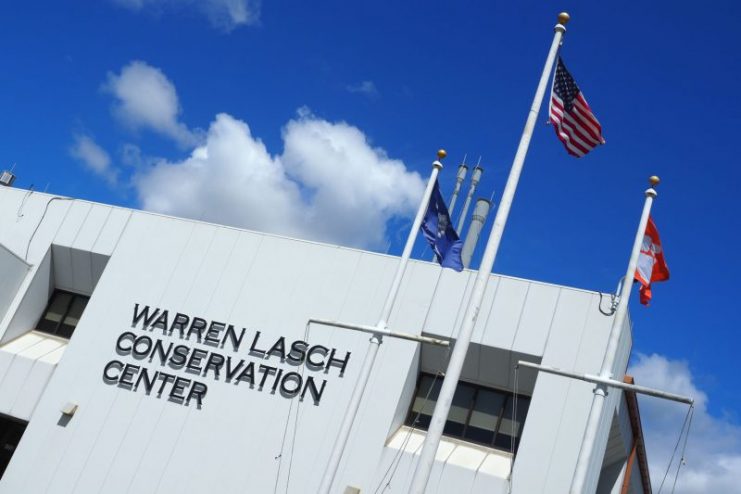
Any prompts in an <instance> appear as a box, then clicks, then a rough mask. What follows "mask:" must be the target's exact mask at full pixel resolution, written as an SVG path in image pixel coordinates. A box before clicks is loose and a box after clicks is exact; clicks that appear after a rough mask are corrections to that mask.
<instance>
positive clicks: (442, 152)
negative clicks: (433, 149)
mask: <svg viewBox="0 0 741 494" xmlns="http://www.w3.org/2000/svg"><path fill="white" fill-rule="evenodd" d="M447 155H448V153H447V152H446V151H445V150H444V149H438V150H437V159H439V160H441V159H443V158H445V157H446V156H447Z"/></svg>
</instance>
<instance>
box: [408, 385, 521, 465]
mask: <svg viewBox="0 0 741 494" xmlns="http://www.w3.org/2000/svg"><path fill="white" fill-rule="evenodd" d="M425 377H427V378H431V379H432V385H435V384H438V383H436V381H435V378H436V376H435V374H431V373H429V372H420V373H419V376H418V377H417V383H416V384H415V387H414V395H413V396H412V401H411V403H410V404H409V412H408V413H407V416H406V419H405V420H404V425H407V426H409V427H413V428H415V429H418V430H425V431H426V430H427V429H428V425H427V424H424V423H422V421H416V422H417V423H415V419H416V418H417V415H418V412H415V411H414V402H415V401H416V400H417V398H418V397H419V398H424V396H421V395H420V394H419V392H420V387H421V385H422V380H423V379H424V378H425ZM442 379H443V378H442V377H441V376H438V377H437V380H438V381H440V383H441V382H442ZM461 385H463V386H466V387H469V388H473V389H474V392H473V395H472V398H471V400H470V403H469V405H468V411H467V413H466V421H465V423H464V424H463V430H462V431H461V432H460V434H453V433H450V431H449V430H448V431H443V436H445V437H449V438H453V439H456V440H458V441H464V442H468V443H472V444H478V445H482V446H486V447H488V448H492V449H496V450H500V451H511V446H512V443H511V441H512V435H510V434H507V433H506V432H505V431H502V430H501V427H502V422H503V420H504V419H505V415H506V414H507V412H508V411H509V412H511V411H512V400H513V399H514V393H512V392H509V391H506V390H503V389H497V388H492V387H489V386H483V385H481V384H474V383H471V382H467V381H460V382H459V383H458V386H461ZM429 390H430V388H427V391H429ZM427 391H425V395H426V394H427ZM457 391H458V387H456V392H457ZM481 391H487V392H490V393H495V394H497V395H499V396H502V398H503V400H502V405H501V406H500V408H499V413H498V415H497V420H496V426H495V429H494V430H493V435H492V438H491V440H490V441H488V442H487V441H478V440H476V439H473V438H471V437H466V432H467V431H468V428H469V426H470V425H471V417H472V416H473V412H474V411H475V410H476V404H477V400H478V397H479V394H480V392H481ZM433 395H434V393H430V398H429V400H428V403H429V404H434V403H436V402H437V398H432V396H433ZM530 401H531V397H530V396H527V395H524V394H522V393H518V394H517V408H518V410H517V415H518V416H520V415H522V422H521V423H519V422H518V420H517V417H510V419H509V420H511V421H513V422H515V423H519V430H518V435H517V437H515V438H514V451H515V453H516V452H517V449H518V448H519V445H520V438H521V437H522V431H523V430H524V428H525V420H526V418H527V412H528V410H529V408H530ZM427 406H429V405H425V407H427ZM523 406H524V407H525V410H524V412H523V411H522V407H523ZM420 415H421V416H427V414H420ZM448 418H449V417H448ZM449 423H450V420H446V429H447V426H448V424H449ZM474 427H475V426H474ZM505 436H506V437H508V438H509V440H507V439H504V440H505V441H507V446H506V447H504V446H502V445H497V439H498V438H500V437H502V438H504V437H505Z"/></svg>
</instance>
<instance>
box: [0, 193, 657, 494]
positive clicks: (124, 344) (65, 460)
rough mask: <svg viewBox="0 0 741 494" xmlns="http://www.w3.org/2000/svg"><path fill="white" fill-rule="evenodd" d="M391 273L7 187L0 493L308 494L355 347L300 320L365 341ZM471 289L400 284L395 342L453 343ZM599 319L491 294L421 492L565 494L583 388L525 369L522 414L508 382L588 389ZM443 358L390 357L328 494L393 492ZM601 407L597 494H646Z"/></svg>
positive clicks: (532, 287)
mask: <svg viewBox="0 0 741 494" xmlns="http://www.w3.org/2000/svg"><path fill="white" fill-rule="evenodd" d="M397 262H398V258H396V257H393V256H386V255H381V254H376V253H371V252H363V251H360V250H355V249H349V248H344V247H338V246H335V245H325V244H319V243H313V242H306V241H301V240H294V239H289V238H283V237H278V236H274V235H267V234H262V233H256V232H250V231H243V230H238V229H234V228H228V227H224V226H219V225H212V224H205V223H201V222H197V221H190V220H184V219H178V218H171V217H165V216H160V215H156V214H151V213H145V212H141V211H133V210H129V209H123V208H118V207H111V206H106V205H101V204H94V203H90V202H86V201H81V200H69V199H63V198H57V197H54V196H50V195H45V194H40V193H36V192H34V193H31V192H28V191H25V190H19V189H13V188H7V187H0V441H1V443H0V468H2V470H4V473H3V472H2V470H0V475H2V479H1V480H0V493H3V494H16V493H23V494H25V493H29V494H32V493H71V492H75V493H98V492H105V493H119V492H121V493H123V492H132V493H133V492H135V493H175V492H178V493H181V492H182V493H190V492H192V493H196V492H219V493H274V492H280V493H284V492H290V493H311V492H315V491H316V489H317V486H318V484H319V482H320V479H321V475H322V472H323V471H324V468H325V466H326V464H327V459H328V455H329V452H330V448H331V447H332V444H333V441H334V439H335V436H336V433H337V429H338V427H339V422H340V420H341V417H342V414H343V412H344V410H345V407H346V404H347V402H348V400H349V397H350V393H351V390H352V388H353V386H354V385H355V381H356V377H357V373H358V371H359V368H360V364H361V362H362V359H363V356H364V354H365V352H366V350H367V348H368V335H366V334H364V333H358V332H352V331H348V330H344V329H338V328H333V327H323V326H314V325H312V326H310V327H307V320H308V319H309V318H317V317H318V318H325V319H334V320H341V321H347V322H353V323H361V324H363V323H364V324H373V323H374V322H375V321H376V320H377V318H378V314H379V313H380V310H381V306H382V304H383V301H384V298H385V295H386V292H387V289H388V286H389V285H390V283H391V280H392V277H393V274H394V271H395V269H396V265H397ZM474 276H475V273H474V272H471V271H464V272H462V273H456V272H453V271H450V270H441V269H440V268H439V267H438V266H437V265H435V264H432V263H429V262H422V261H415V262H412V263H411V264H410V266H409V268H408V269H407V273H406V276H405V278H404V281H403V285H402V288H401V293H400V297H399V300H398V301H397V303H396V306H395V309H394V312H393V314H392V317H391V320H390V327H391V328H393V329H396V330H399V331H406V332H410V333H417V334H419V333H424V334H426V335H430V336H436V337H441V338H446V339H447V338H451V336H452V332H453V331H454V329H455V328H457V325H458V323H459V319H460V318H461V317H462V314H463V312H464V309H465V306H466V302H467V297H468V295H469V291H470V289H471V285H472V284H473V278H474ZM601 304H602V305H601ZM608 306H609V297H607V298H605V299H604V300H601V296H600V294H599V293H595V292H591V291H585V290H579V289H574V288H568V287H561V286H555V285H551V284H547V283H540V282H535V281H528V280H522V279H516V278H510V277H506V276H497V275H492V276H491V279H490V282H489V287H488V288H487V291H486V299H485V304H484V307H486V308H487V309H486V310H487V313H486V314H482V316H481V317H479V321H478V325H477V327H476V329H475V332H474V336H473V340H472V345H471V348H470V351H469V355H468V357H467V360H466V366H465V368H464V371H463V381H464V382H461V384H460V385H459V392H458V394H457V395H456V398H455V400H454V406H453V409H452V411H451V415H450V418H449V423H448V427H447V428H446V436H445V437H444V439H443V442H442V443H441V446H440V448H439V450H438V455H437V463H436V465H435V469H434V470H433V474H432V477H431V480H430V483H429V488H428V492H430V493H440V494H442V493H482V494H483V493H486V494H492V493H502V494H504V493H507V492H510V487H511V492H514V493H516V494H519V493H523V494H533V493H566V492H568V489H569V485H570V482H571V478H572V475H573V472H574V467H575V464H576V458H577V455H578V451H579V446H580V441H581V438H582V436H583V430H584V425H585V423H586V418H587V415H588V412H589V406H590V403H591V400H592V388H593V385H591V384H588V383H584V382H580V381H574V380H572V379H567V378H563V377H559V376H553V375H546V374H541V375H536V373H535V371H533V370H529V369H521V370H520V371H519V372H518V381H519V382H518V395H517V399H516V400H515V395H513V391H514V385H515V371H514V364H515V363H516V362H517V361H518V360H520V359H522V360H528V361H532V362H537V363H543V364H547V365H552V366H555V367H559V368H562V369H567V370H573V371H577V372H595V371H596V370H597V369H599V367H600V364H601V362H602V358H603V354H604V351H605V348H606V344H607V338H608V333H609V329H610V324H611V321H612V317H611V316H607V315H605V314H604V311H605V310H607V309H608ZM630 347H631V328H630V327H629V324H626V327H625V328H623V336H622V340H621V344H620V350H619V355H618V358H617V360H616V367H615V369H614V373H615V376H618V377H622V376H624V374H625V370H626V366H627V362H628V356H629V353H630ZM446 356H447V350H443V349H441V348H439V347H429V346H422V345H420V344H418V343H414V342H410V341H404V340H398V339H394V338H386V339H385V341H384V343H383V345H382V346H381V350H380V353H379V356H378V359H377V361H376V365H375V367H374V369H373V373H372V375H371V379H370V383H369V386H368V389H367V391H366V394H365V396H364V398H363V401H362V404H361V411H360V414H359V416H358V419H357V420H356V422H355V424H354V426H353V430H352V433H351V436H350V439H349V443H348V447H347V448H346V451H345V454H344V456H343V459H342V462H341V464H340V468H339V474H338V477H337V481H336V482H335V484H334V486H333V491H334V492H338V493H344V492H362V493H376V492H379V493H380V492H386V493H388V492H393V493H404V492H407V489H408V485H409V483H410V481H411V477H412V474H413V471H414V466H415V459H416V456H415V453H416V454H417V455H418V454H419V449H420V446H421V442H422V440H423V438H424V434H425V431H424V428H425V424H426V422H425V420H426V419H427V420H429V414H431V413H432V408H433V407H434V399H435V391H436V389H433V391H432V392H431V393H430V395H429V399H428V400H427V401H425V397H426V396H427V394H428V393H427V391H428V389H429V385H430V383H431V382H432V381H433V378H434V376H435V375H436V374H437V373H438V372H439V371H442V370H443V369H444V368H445V365H446ZM439 383H440V379H437V381H436V383H435V386H436V387H437V386H439ZM513 401H516V404H517V410H518V412H517V417H516V419H515V420H513V419H512V417H513V405H514V402H513ZM607 405H608V406H606V407H605V410H606V413H605V415H604V417H602V421H601V426H600V431H599V432H600V433H599V436H598V439H597V441H598V444H597V446H596V448H595V451H596V454H595V456H594V457H593V458H592V459H591V467H590V476H589V482H590V485H591V486H592V489H595V490H596V491H597V492H600V493H622V492H630V493H643V492H650V486H649V485H648V483H647V480H648V471H647V467H646V459H645V452H644V450H643V446H642V441H641V433H640V418H639V416H638V409H637V406H636V403H635V397H634V396H630V395H625V394H623V393H620V392H617V391H614V392H611V393H610V394H609V396H608V400H607ZM418 413H419V417H418V421H417V426H416V428H412V427H411V424H412V423H413V422H414V418H415V417H416V416H417V414H418ZM523 423H524V427H523ZM21 436H22V437H21ZM513 439H514V441H513ZM513 442H515V443H517V446H518V449H517V453H516V456H515V457H514V458H516V461H514V467H513V470H512V476H511V486H510V481H509V478H510V469H511V466H512V462H513V454H512V452H511V448H512V443H513ZM8 462H9V463H8ZM6 465H7V468H5V467H6Z"/></svg>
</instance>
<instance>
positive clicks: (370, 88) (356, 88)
mask: <svg viewBox="0 0 741 494" xmlns="http://www.w3.org/2000/svg"><path fill="white" fill-rule="evenodd" d="M346 89H347V90H348V91H349V92H351V93H359V94H363V95H365V96H368V97H369V98H377V97H379V96H380V95H381V93H379V92H378V88H377V87H376V84H375V83H374V82H373V81H362V82H359V83H357V84H350V85H349V86H347V88H346Z"/></svg>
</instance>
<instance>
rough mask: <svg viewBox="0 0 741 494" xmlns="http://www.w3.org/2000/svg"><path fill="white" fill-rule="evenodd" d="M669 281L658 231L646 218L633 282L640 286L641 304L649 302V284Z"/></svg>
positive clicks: (652, 222)
mask: <svg viewBox="0 0 741 494" xmlns="http://www.w3.org/2000/svg"><path fill="white" fill-rule="evenodd" d="M668 279H669V267H668V266H667V265H666V260H664V251H663V250H662V249H661V239H660V238H659V231H658V230H657V229H656V225H655V224H654V220H653V218H651V217H650V216H649V217H648V224H647V225H646V233H645V234H644V235H643V244H642V245H641V253H640V254H639V255H638V265H637V267H636V273H635V280H636V281H637V282H639V283H640V284H641V290H640V292H641V303H642V304H643V305H648V303H649V301H650V300H651V283H652V282H654V281H666V280H668Z"/></svg>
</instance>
